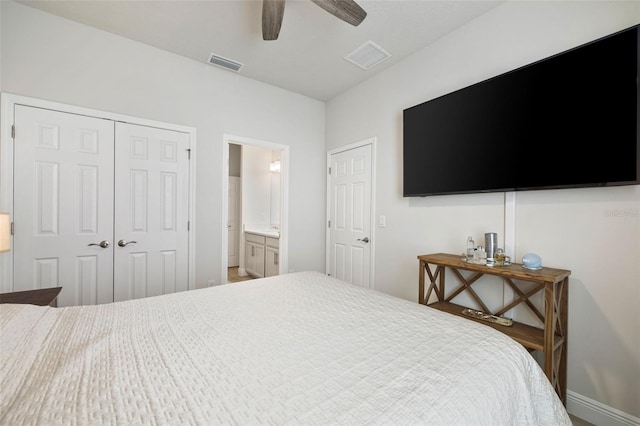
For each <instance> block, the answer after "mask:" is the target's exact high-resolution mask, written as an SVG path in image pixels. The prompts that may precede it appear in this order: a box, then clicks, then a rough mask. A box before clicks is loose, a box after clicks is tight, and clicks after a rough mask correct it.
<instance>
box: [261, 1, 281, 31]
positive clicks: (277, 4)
mask: <svg viewBox="0 0 640 426" xmlns="http://www.w3.org/2000/svg"><path fill="white" fill-rule="evenodd" d="M283 16H284V0H262V39H263V40H277V39H278V35H279V34H280V27H281V26H282V17H283Z"/></svg>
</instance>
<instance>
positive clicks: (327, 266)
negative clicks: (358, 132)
mask: <svg viewBox="0 0 640 426" xmlns="http://www.w3.org/2000/svg"><path fill="white" fill-rule="evenodd" d="M376 143H377V138H376V137H375V136H374V137H371V138H369V139H365V140H362V141H360V142H355V143H352V144H349V145H345V146H341V147H339V148H334V149H331V150H329V151H327V164H326V167H327V169H326V173H327V184H326V186H327V195H326V202H327V211H326V220H325V223H326V224H327V227H326V237H325V274H328V273H329V272H330V271H331V228H329V218H330V217H331V207H332V204H331V175H330V174H329V167H331V156H333V155H335V154H339V153H341V152H344V151H349V150H352V149H355V148H360V147H363V146H366V145H371V164H370V167H371V206H370V208H369V210H370V216H371V219H370V220H371V236H370V237H369V239H370V246H371V250H370V253H371V254H370V258H369V288H373V289H375V270H376V262H375V253H376V235H375V233H376V225H375V224H376V223H377V222H376V220H375V216H376Z"/></svg>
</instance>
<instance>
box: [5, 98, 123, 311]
mask: <svg viewBox="0 0 640 426" xmlns="http://www.w3.org/2000/svg"><path fill="white" fill-rule="evenodd" d="M14 125H15V128H16V137H15V143H14V194H15V197H14V198H15V199H14V248H13V250H14V255H13V259H14V265H13V266H14V291H20V290H29V289H34V288H46V287H56V286H62V292H61V293H60V295H59V296H58V306H70V305H79V304H98V303H106V302H110V301H112V300H113V246H112V242H113V241H111V240H112V236H113V208H112V206H113V141H114V128H113V127H114V126H113V122H112V121H109V120H103V119H98V118H93V117H86V116H81V115H76V114H70V113H64V112H59V111H52V110H47V109H41V108H34V107H28V106H22V105H17V106H16V107H15V122H14ZM101 241H109V247H106V248H102V247H100V246H98V245H92V246H90V245H89V244H98V243H100V242H101Z"/></svg>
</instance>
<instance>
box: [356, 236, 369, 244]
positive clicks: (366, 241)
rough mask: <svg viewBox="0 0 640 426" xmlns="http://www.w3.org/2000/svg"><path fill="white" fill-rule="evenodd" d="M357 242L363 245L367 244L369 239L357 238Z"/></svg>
mask: <svg viewBox="0 0 640 426" xmlns="http://www.w3.org/2000/svg"><path fill="white" fill-rule="evenodd" d="M358 241H362V242H363V243H368V242H369V237H364V238H358Z"/></svg>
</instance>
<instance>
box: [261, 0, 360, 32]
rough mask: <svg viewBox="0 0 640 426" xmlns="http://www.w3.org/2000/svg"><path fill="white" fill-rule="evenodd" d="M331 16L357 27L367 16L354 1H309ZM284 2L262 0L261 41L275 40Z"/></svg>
mask: <svg viewBox="0 0 640 426" xmlns="http://www.w3.org/2000/svg"><path fill="white" fill-rule="evenodd" d="M311 1H312V2H314V3H315V4H317V5H318V6H320V7H321V8H323V9H324V10H326V11H327V12H329V13H330V14H332V15H333V16H335V17H337V18H339V19H342V20H343V21H345V22H347V23H349V24H351V25H353V26H356V27H357V26H358V25H360V23H361V22H362V21H363V20H364V18H365V17H366V16H367V12H365V11H364V9H363V8H361V7H360V6H359V5H358V4H357V3H356V2H355V1H354V0H311ZM284 2H285V0H262V39H263V40H277V39H278V34H280V27H281V26H282V16H283V15H284Z"/></svg>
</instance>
